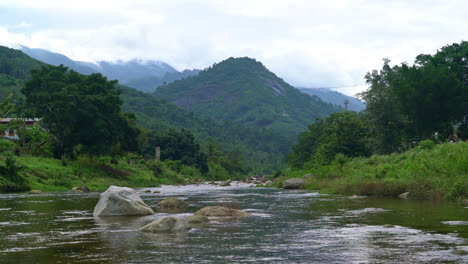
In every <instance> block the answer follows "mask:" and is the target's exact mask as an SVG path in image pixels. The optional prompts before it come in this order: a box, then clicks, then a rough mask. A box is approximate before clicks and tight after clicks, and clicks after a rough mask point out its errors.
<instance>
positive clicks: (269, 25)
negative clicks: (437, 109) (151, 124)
mask: <svg viewBox="0 0 468 264" xmlns="http://www.w3.org/2000/svg"><path fill="white" fill-rule="evenodd" d="M39 2H40V3H39ZM466 7H468V3H467V2H466V1H429V2H428V1H411V2H408V1H370V0H359V1H345V0H336V1H305V0H290V1H280V0H249V1H244V0H238V1H216V0H206V1H196V0H174V1H149V0H141V1H132V2H131V3H130V2H129V1H123V0H122V1H118V0H113V1H107V0H104V1H89V0H82V1H79V2H75V1H58V0H45V1H33V0H15V1H10V0H6V1H1V2H0V44H2V45H9V46H13V45H14V44H15V43H17V44H21V45H25V46H29V47H33V48H44V49H48V50H51V51H54V52H59V53H63V54H65V55H67V56H69V57H70V58H72V59H75V60H85V61H98V60H111V61H115V60H119V59H120V60H130V59H134V58H139V59H152V60H162V61H164V62H167V63H169V64H171V65H173V66H174V67H176V68H177V69H179V70H182V69H185V68H205V67H207V66H210V65H212V64H213V63H214V62H219V61H221V60H223V59H226V58H228V57H231V56H233V57H240V56H249V57H253V58H255V59H257V60H259V61H262V62H263V63H264V64H265V65H266V66H267V67H268V68H270V69H271V70H272V71H273V72H275V73H276V74H278V75H279V76H280V77H282V78H283V79H285V80H286V81H287V82H289V83H291V84H292V85H296V86H302V87H329V86H332V87H335V86H340V85H344V86H348V85H361V84H363V76H364V74H365V73H366V72H367V71H371V70H372V69H376V68H380V67H381V65H382V58H384V57H388V58H390V59H392V61H393V62H394V63H400V62H404V61H406V62H410V63H411V62H412V61H413V60H414V57H415V56H416V55H418V54H420V53H433V52H435V51H436V50H437V48H440V47H441V46H443V45H446V44H451V43H454V42H459V41H461V40H463V37H464V34H465V32H464V29H466V28H467V26H468V18H467V17H466V15H465V14H464V12H463V10H466ZM3 11H4V12H3ZM15 12H17V14H15ZM1 14H5V15H1ZM362 89H365V86H360V87H358V88H346V89H344V90H343V91H344V92H346V93H348V94H355V93H357V92H359V91H362Z"/></svg>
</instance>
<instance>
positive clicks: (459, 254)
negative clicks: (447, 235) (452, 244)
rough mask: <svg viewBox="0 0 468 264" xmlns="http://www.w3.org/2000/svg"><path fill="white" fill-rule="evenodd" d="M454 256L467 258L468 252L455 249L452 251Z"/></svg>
mask: <svg viewBox="0 0 468 264" xmlns="http://www.w3.org/2000/svg"><path fill="white" fill-rule="evenodd" d="M452 254H454V255H457V256H466V255H468V251H465V250H462V249H454V250H452Z"/></svg>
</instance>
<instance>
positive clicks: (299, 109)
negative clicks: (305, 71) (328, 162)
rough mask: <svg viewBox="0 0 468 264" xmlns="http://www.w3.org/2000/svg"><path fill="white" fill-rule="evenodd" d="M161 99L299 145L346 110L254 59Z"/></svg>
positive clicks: (189, 81)
mask: <svg viewBox="0 0 468 264" xmlns="http://www.w3.org/2000/svg"><path fill="white" fill-rule="evenodd" d="M155 95H156V96H157V97H162V98H165V99H167V100H169V101H171V102H173V103H175V104H176V105H177V106H180V107H183V108H185V109H187V110H191V111H193V112H194V113H196V114H199V115H202V116H205V117H209V118H212V119H215V120H220V121H232V122H238V123H241V124H244V125H246V126H248V127H254V128H260V129H267V130H272V131H274V132H276V133H279V134H281V135H283V136H285V137H287V138H289V139H290V142H293V141H294V140H295V138H296V136H297V134H298V133H300V132H302V131H304V130H306V128H307V126H308V125H309V124H311V123H313V122H314V120H315V119H316V118H317V117H326V116H328V115H329V114H331V113H333V112H336V111H342V110H343V109H342V108H341V107H339V106H334V105H332V104H329V103H326V102H324V101H322V100H320V99H319V98H318V97H316V96H308V95H306V94H304V93H302V92H300V91H299V90H298V89H296V88H294V87H292V86H291V85H289V84H287V83H286V82H285V81H283V80H282V79H280V78H278V77H277V76H276V75H275V74H274V73H272V72H270V71H269V70H268V69H267V68H266V67H265V66H263V64H262V63H260V62H258V61H256V60H254V59H251V58H247V57H244V58H229V59H227V60H225V61H222V62H220V63H218V64H214V65H213V66H212V67H209V68H207V69H205V70H203V71H201V72H200V73H199V74H198V75H195V76H192V77H188V78H185V79H182V80H178V81H174V82H172V83H170V84H168V85H163V86H160V87H158V88H157V89H156V92H155Z"/></svg>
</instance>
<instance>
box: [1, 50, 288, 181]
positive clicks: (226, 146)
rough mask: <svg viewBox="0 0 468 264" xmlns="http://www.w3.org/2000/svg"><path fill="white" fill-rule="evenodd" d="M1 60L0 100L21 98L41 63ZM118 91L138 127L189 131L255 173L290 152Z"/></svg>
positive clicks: (4, 55)
mask: <svg viewBox="0 0 468 264" xmlns="http://www.w3.org/2000/svg"><path fill="white" fill-rule="evenodd" d="M0 58H1V60H0V100H2V99H4V98H6V97H7V96H8V94H9V93H14V94H16V97H17V98H18V97H20V98H21V97H22V95H21V93H20V89H21V87H22V86H23V84H24V82H25V80H27V79H28V77H29V71H30V70H31V69H33V68H36V67H39V66H40V65H42V64H43V63H42V62H40V61H37V60H34V59H32V58H30V57H29V56H27V55H25V54H24V53H22V52H21V51H19V50H14V49H9V48H6V47H1V46H0ZM118 88H119V89H120V90H121V95H120V96H121V98H122V99H123V101H124V104H123V105H122V110H123V111H125V112H133V113H135V114H136V116H137V122H138V124H139V125H140V126H143V127H145V128H148V129H153V130H161V129H167V128H171V127H175V128H184V129H187V130H190V131H192V132H193V133H194V134H195V136H196V137H197V140H198V141H200V143H202V145H205V144H207V143H208V142H211V143H215V144H217V145H219V146H220V150H221V151H223V152H225V153H228V152H238V153H240V154H241V155H242V156H243V157H245V162H246V163H247V165H248V166H250V167H252V168H253V169H254V170H255V171H257V172H261V171H264V170H266V171H269V170H271V169H275V168H277V167H278V166H279V165H280V163H281V162H282V160H283V158H284V156H285V154H287V152H288V151H289V149H290V145H291V142H290V141H288V140H286V138H285V137H283V136H281V135H279V134H278V133H275V132H274V131H270V130H266V129H258V128H251V127H245V126H243V125H241V124H239V123H237V122H230V121H225V122H224V121H221V122H220V121H215V120H213V119H211V118H207V117H200V116H198V115H197V114H194V113H193V112H191V111H187V110H185V109H183V108H180V107H177V106H176V105H175V104H173V103H171V102H169V101H167V100H165V99H162V98H156V97H155V96H152V95H151V94H147V93H144V92H141V91H137V90H136V89H134V88H129V87H126V86H123V85H119V87H118Z"/></svg>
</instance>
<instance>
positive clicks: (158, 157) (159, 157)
mask: <svg viewBox="0 0 468 264" xmlns="http://www.w3.org/2000/svg"><path fill="white" fill-rule="evenodd" d="M154 157H155V159H156V161H160V160H161V149H160V148H159V147H156V155H155V156H154Z"/></svg>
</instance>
